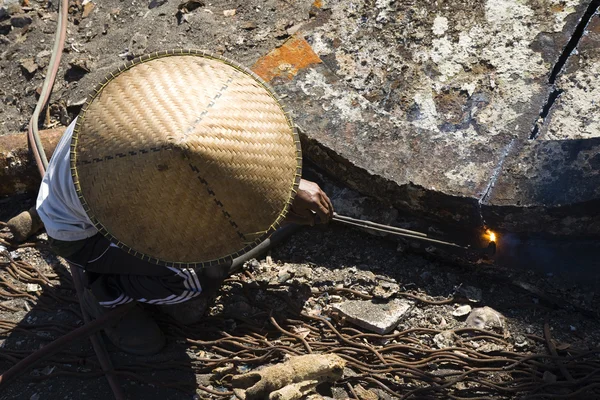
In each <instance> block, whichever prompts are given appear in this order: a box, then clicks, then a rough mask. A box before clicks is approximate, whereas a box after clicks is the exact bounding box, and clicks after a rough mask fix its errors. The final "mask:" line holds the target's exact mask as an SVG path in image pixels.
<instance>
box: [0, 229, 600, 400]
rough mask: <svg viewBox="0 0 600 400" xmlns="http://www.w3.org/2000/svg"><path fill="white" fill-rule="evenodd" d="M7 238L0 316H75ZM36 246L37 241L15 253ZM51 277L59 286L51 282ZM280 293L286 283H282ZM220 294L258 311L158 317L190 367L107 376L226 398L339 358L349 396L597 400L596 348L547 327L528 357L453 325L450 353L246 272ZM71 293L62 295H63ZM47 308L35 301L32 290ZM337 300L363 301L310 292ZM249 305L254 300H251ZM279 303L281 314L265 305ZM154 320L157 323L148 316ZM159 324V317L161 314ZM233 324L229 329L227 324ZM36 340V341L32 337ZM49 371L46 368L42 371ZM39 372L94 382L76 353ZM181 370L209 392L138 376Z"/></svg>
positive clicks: (48, 330)
mask: <svg viewBox="0 0 600 400" xmlns="http://www.w3.org/2000/svg"><path fill="white" fill-rule="evenodd" d="M6 238H7V236H5V237H4V238H1V237H0V245H2V246H3V250H2V251H1V253H0V257H1V258H0V265H2V270H1V271H0V299H1V300H0V311H2V310H4V311H8V312H17V311H22V310H19V309H17V308H15V307H14V306H13V305H11V304H13V303H11V300H14V299H19V298H21V299H25V300H28V301H31V302H32V303H35V307H36V309H46V310H51V308H52V307H56V303H59V304H61V305H62V307H61V309H65V310H67V309H68V310H70V311H71V312H72V313H74V316H75V317H76V319H77V318H80V316H79V314H78V311H77V309H76V308H75V307H71V308H69V307H67V306H68V304H69V303H76V300H75V296H74V295H73V293H74V289H73V287H72V286H70V283H69V282H70V275H69V274H68V272H67V271H66V270H65V269H64V268H63V269H61V268H57V267H55V268H54V269H53V270H54V273H53V274H52V273H48V272H44V271H41V270H40V268H38V267H36V266H35V265H32V264H31V263H28V262H25V261H20V260H16V259H15V257H13V256H12V255H11V249H13V250H14V249H15V246H12V245H11V243H10V242H9V241H7V239H6ZM40 245H43V241H37V242H34V243H27V244H24V245H21V246H19V247H33V246H40ZM58 278H60V282H61V283H60V286H57V283H56V282H57V280H58ZM27 284H37V285H39V287H40V288H41V290H40V291H37V292H31V291H27V290H26V289H25V288H24V287H26V285H27ZM288 286H289V285H288ZM224 290H228V291H233V292H236V293H241V294H243V295H244V296H245V298H246V300H247V301H248V302H249V303H250V304H251V305H252V306H253V309H255V310H260V311H258V312H256V313H254V314H253V315H251V316H240V315H237V316H235V317H231V316H227V315H219V314H218V313H217V314H216V315H213V316H209V317H207V318H206V319H205V320H204V321H202V322H201V323H199V324H195V325H192V326H182V325H178V324H177V323H175V322H174V321H172V320H163V321H161V322H162V323H165V325H167V326H168V332H169V334H170V335H172V336H174V337H175V338H176V339H177V340H180V341H181V340H184V341H185V342H186V343H187V346H188V348H189V350H191V351H193V357H192V359H191V360H189V359H187V360H183V359H182V360H177V359H171V360H167V361H165V362H161V363H156V362H147V361H143V360H141V359H136V360H134V361H131V362H129V363H127V364H126V365H118V366H117V368H116V370H115V371H114V372H115V374H116V375H117V376H122V377H125V378H127V379H130V380H134V381H138V382H145V383H151V384H153V385H158V386H163V387H166V388H173V389H177V390H181V391H183V392H185V393H190V394H191V393H196V392H197V391H200V392H203V395H206V396H210V397H228V396H232V395H233V392H232V391H231V385H230V380H231V377H232V376H233V375H235V374H238V373H242V372H247V371H248V370H250V369H253V368H255V367H258V366H260V365H264V364H269V363H277V362H281V360H282V359H283V357H284V356H285V355H303V354H311V353H335V354H337V355H339V356H340V357H342V358H343V359H345V360H346V362H347V367H346V370H345V373H344V378H343V379H342V380H340V381H337V382H336V383H335V384H334V385H335V386H336V387H337V388H340V389H343V390H345V391H346V393H347V394H348V396H350V397H352V398H357V399H365V398H377V397H369V393H370V395H371V396H373V395H374V396H377V394H376V393H377V392H378V391H383V392H386V393H387V394H388V395H389V396H392V397H393V398H400V399H456V400H461V399H483V398H486V399H490V398H494V399H502V398H506V399H509V398H517V397H518V398H527V399H537V398H540V399H541V398H543V399H575V398H586V399H589V398H597V397H596V396H599V395H600V373H599V372H600V358H599V353H600V349H592V350H587V351H577V350H574V349H571V348H569V347H568V346H566V345H562V344H559V345H557V344H556V342H555V341H554V340H553V339H552V337H551V335H550V327H549V326H548V325H547V324H546V325H545V327H544V337H539V336H535V335H528V337H529V339H530V340H531V341H534V342H536V343H538V344H539V346H538V347H537V349H538V350H542V349H543V350H542V351H536V352H531V351H530V352H516V351H509V350H507V349H508V348H511V345H510V343H508V342H507V341H506V338H505V337H504V336H503V335H500V334H498V333H495V332H491V331H488V330H482V329H475V328H463V329H456V330H454V331H453V335H454V337H455V338H456V340H455V344H454V345H453V347H446V348H441V349H440V348H436V347H435V344H434V341H433V338H434V337H435V335H438V334H440V333H442V331H441V330H437V329H428V328H413V329H408V330H404V331H401V332H394V333H393V334H387V335H380V334H373V333H366V332H363V331H361V330H359V329H356V328H353V327H349V326H345V324H344V323H343V321H336V320H335V319H331V318H330V317H329V316H326V315H314V313H309V312H307V310H306V309H304V308H303V305H304V301H303V300H302V299H301V298H300V297H299V296H297V295H292V292H293V290H290V287H286V284H260V283H258V282H257V281H256V280H255V279H254V277H253V275H252V274H251V273H250V272H249V271H244V272H243V273H240V274H237V275H234V276H233V277H231V278H230V279H228V280H226V281H225V284H224ZM69 291H70V292H71V293H72V294H71V295H67V294H66V293H68V292H69ZM42 292H43V294H45V295H47V296H43V297H45V298H46V299H51V300H52V301H53V302H55V303H54V305H53V304H51V303H50V302H48V301H47V302H46V303H44V302H43V301H42V296H41V293H42ZM324 293H328V294H331V295H333V294H336V293H337V294H340V293H342V294H343V295H344V296H346V297H349V298H357V297H358V298H362V299H370V298H371V296H370V295H368V294H365V293H362V292H356V291H353V290H351V289H345V288H337V289H331V290H328V291H323V292H319V293H315V292H313V293H312V295H324ZM404 295H407V296H409V297H411V298H413V299H415V300H417V301H421V302H425V303H430V304H443V303H447V302H448V301H452V300H442V301H435V300H428V299H424V298H422V297H419V296H415V295H411V294H408V293H406V294H404ZM257 299H260V301H259V300H257ZM282 302H283V303H284V304H285V305H286V307H277V308H274V307H273V304H276V303H279V304H282ZM158 318H159V319H160V318H161V317H160V316H159V317H158ZM162 318H166V317H162ZM231 321H234V324H233V325H232V324H231ZM74 328H75V326H74V325H71V324H66V323H59V322H53V321H50V322H46V323H38V324H31V323H28V324H23V323H17V322H13V321H10V320H7V319H0V335H1V336H4V337H8V336H9V335H12V334H19V335H27V336H32V337H35V338H37V339H38V340H39V339H40V336H41V333H44V334H46V335H49V337H48V338H47V339H49V340H51V339H52V336H60V335H64V334H67V333H68V332H70V331H72V330H73V329H74ZM42 338H43V337H42ZM489 343H492V344H497V345H498V346H497V350H493V351H487V352H484V351H481V350H479V349H481V348H482V345H483V344H489ZM27 354H28V352H27V351H20V350H14V349H7V348H4V349H3V351H2V352H1V353H0V360H1V361H3V362H5V363H6V364H8V365H12V364H15V363H16V362H18V361H19V360H20V359H22V358H24V357H25V356H27ZM50 364H52V365H54V367H52V368H50V369H49V368H48V366H49V365H50ZM45 365H46V369H45V373H43V374H38V376H33V377H31V378H30V379H35V380H45V379H52V378H53V377H57V376H75V377H79V378H90V377H97V376H100V375H102V371H101V369H100V368H99V365H98V363H97V361H95V360H94V357H93V355H92V353H91V352H87V353H85V354H81V353H76V352H69V351H63V352H62V353H60V354H59V355H55V356H53V357H52V358H51V359H49V360H46V364H45ZM65 365H85V366H86V367H87V368H86V369H83V370H82V369H76V370H73V369H72V368H71V369H69V368H66V367H64V366H65ZM190 368H191V370H192V371H193V372H194V373H195V374H198V375H201V374H211V376H212V378H211V384H210V385H199V384H197V383H196V381H173V380H169V381H168V382H156V379H150V378H148V376H149V375H150V374H151V373H152V372H153V371H155V370H157V369H164V370H184V369H187V370H190Z"/></svg>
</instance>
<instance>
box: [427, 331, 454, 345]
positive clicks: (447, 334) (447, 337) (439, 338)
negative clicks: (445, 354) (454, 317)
mask: <svg viewBox="0 0 600 400" xmlns="http://www.w3.org/2000/svg"><path fill="white" fill-rule="evenodd" d="M455 338H456V335H455V334H454V332H453V331H443V332H440V333H438V334H437V335H435V336H434V337H433V343H435V345H436V346H437V347H438V349H445V348H447V347H454V343H455Z"/></svg>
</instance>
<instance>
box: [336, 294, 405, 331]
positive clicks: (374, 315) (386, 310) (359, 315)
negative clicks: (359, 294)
mask: <svg viewBox="0 0 600 400" xmlns="http://www.w3.org/2000/svg"><path fill="white" fill-rule="evenodd" d="M413 304H414V303H413V302H412V301H409V300H403V299H394V300H392V301H390V302H388V303H375V302H372V301H368V300H349V301H345V302H343V303H340V304H335V305H334V306H333V309H334V310H335V311H337V312H338V313H340V314H341V315H343V316H344V317H346V319H347V320H348V321H349V322H351V323H353V324H355V325H358V326H360V327H361V328H365V329H367V330H370V331H372V332H375V333H379V334H382V335H383V334H385V333H388V332H390V331H391V330H393V329H394V328H395V327H396V325H398V323H399V322H400V320H401V319H402V317H403V316H404V315H405V314H406V312H407V311H408V310H409V309H410V308H411V307H412V305H413Z"/></svg>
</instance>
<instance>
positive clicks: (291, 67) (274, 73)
mask: <svg viewBox="0 0 600 400" xmlns="http://www.w3.org/2000/svg"><path fill="white" fill-rule="evenodd" d="M320 62H321V59H320V58H319V56H317V55H316V54H315V52H314V51H313V50H312V48H311V47H310V45H309V44H308V43H307V42H306V40H304V39H303V38H302V37H300V36H292V37H291V38H290V39H289V40H287V41H286V42H285V43H284V44H283V45H281V47H279V48H276V49H274V50H273V51H271V52H270V53H269V54H267V55H266V56H264V57H261V58H260V59H259V60H258V61H257V62H256V63H255V64H254V65H253V66H252V70H253V71H254V72H255V73H256V74H257V75H258V76H260V77H261V78H263V79H264V80H265V81H267V82H269V81H271V80H272V79H273V78H275V77H282V78H285V79H288V80H289V79H292V78H293V77H294V76H295V75H296V74H297V73H298V71H299V70H301V69H303V68H306V67H308V66H310V65H313V64H318V63H320Z"/></svg>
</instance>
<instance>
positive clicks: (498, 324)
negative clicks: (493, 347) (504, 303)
mask: <svg viewBox="0 0 600 400" xmlns="http://www.w3.org/2000/svg"><path fill="white" fill-rule="evenodd" d="M466 324H467V326H468V327H470V328H477V329H499V330H504V327H505V318H504V316H503V315H502V314H500V313H499V312H498V311H496V310H494V309H493V308H491V307H487V306H486V307H481V308H475V309H473V311H471V314H470V315H469V317H468V318H467V321H466Z"/></svg>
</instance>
